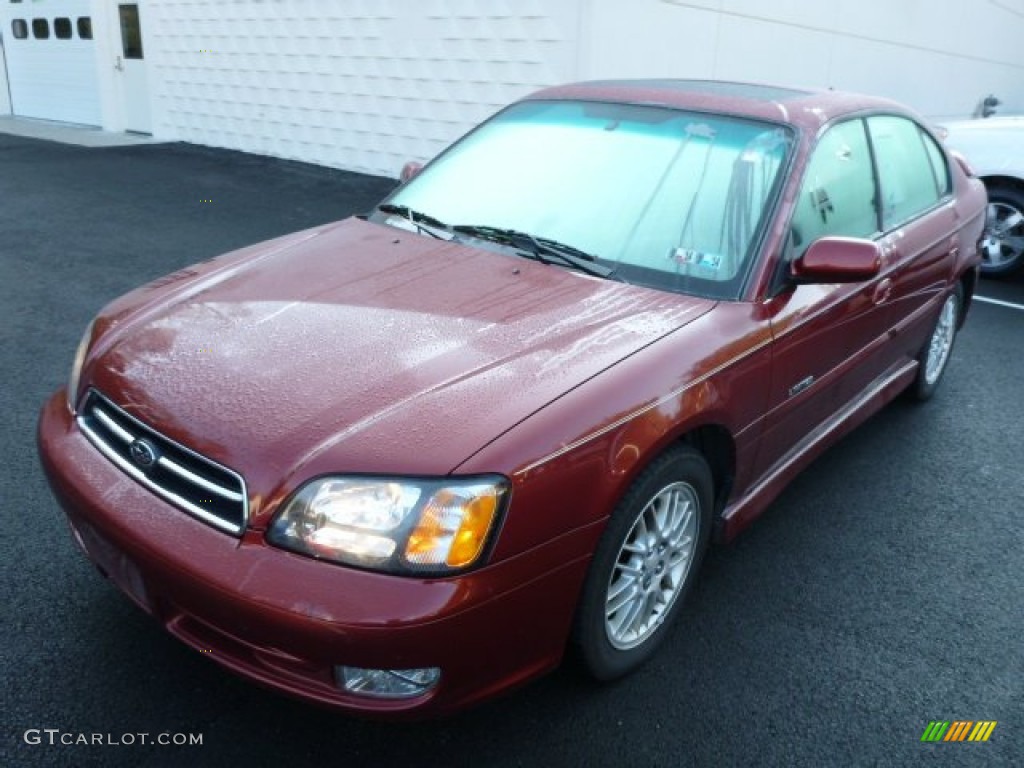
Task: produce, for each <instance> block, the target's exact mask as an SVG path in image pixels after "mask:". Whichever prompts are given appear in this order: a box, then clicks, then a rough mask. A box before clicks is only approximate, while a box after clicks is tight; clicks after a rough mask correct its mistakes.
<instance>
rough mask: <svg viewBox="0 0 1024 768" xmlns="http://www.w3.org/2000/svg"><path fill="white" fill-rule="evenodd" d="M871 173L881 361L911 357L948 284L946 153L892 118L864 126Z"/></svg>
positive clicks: (911, 125)
mask: <svg viewBox="0 0 1024 768" xmlns="http://www.w3.org/2000/svg"><path fill="white" fill-rule="evenodd" d="M867 125H868V134H869V136H870V138H871V146H872V150H873V152H874V156H875V161H876V165H877V168H878V182H879V186H880V200H881V215H882V228H883V230H884V233H885V234H884V236H883V240H882V243H883V248H884V250H885V261H886V263H885V267H884V270H883V271H884V272H885V273H886V278H887V280H888V281H889V287H888V290H889V293H890V296H889V299H888V310H887V311H888V314H887V322H888V325H889V326H890V328H891V332H892V339H893V342H892V343H891V344H889V345H887V348H886V354H887V360H888V362H890V363H896V362H898V361H900V360H907V359H909V358H912V357H914V356H916V355H917V353H918V352H919V351H920V349H921V346H922V345H923V344H924V342H925V339H926V338H927V336H928V334H929V332H930V330H931V327H932V325H933V324H934V322H935V316H936V313H937V312H938V309H939V299H940V298H941V296H942V293H943V291H944V290H945V288H946V286H948V285H949V281H950V279H951V277H952V270H953V265H954V263H955V259H954V258H951V256H955V254H956V252H957V250H958V249H959V248H960V245H961V244H960V242H959V234H958V231H959V216H958V214H957V212H956V208H955V206H954V204H953V196H952V182H951V176H950V172H949V167H948V166H947V164H946V158H945V154H944V153H943V152H942V150H941V149H940V148H939V147H938V146H937V145H936V143H935V141H934V139H932V137H931V136H930V135H929V134H928V133H927V132H926V131H925V130H924V129H923V128H921V127H920V126H919V125H918V124H917V123H915V122H914V121H913V120H910V119H909V118H906V117H902V116H898V115H874V116H872V117H869V118H868V119H867Z"/></svg>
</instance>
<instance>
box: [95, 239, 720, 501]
mask: <svg viewBox="0 0 1024 768" xmlns="http://www.w3.org/2000/svg"><path fill="white" fill-rule="evenodd" d="M712 306H713V302H710V301H705V300H701V299H693V298H687V297H684V296H678V295H672V294H667V293H662V292H657V291H651V290H647V289H643V288H638V287H633V286H628V285H625V284H622V283H618V282H614V281H609V280H600V279H597V278H592V277H589V276H585V275H582V274H579V273H576V272H571V271H569V270H565V269H562V268H560V267H556V266H547V265H543V264H538V263H536V262H533V261H529V260H527V259H524V258H521V257H518V256H514V255H510V254H504V253H495V252H491V251H487V250H481V249H477V248H472V247H468V246H466V245H462V244H458V243H452V242H446V241H443V240H434V239H430V238H427V237H424V236H419V235H415V234H411V233H407V232H403V231H400V230H395V229H392V228H389V227H385V226H382V225H378V224H374V223H369V222H364V221H360V220H357V219H350V220H347V221H345V222H341V223H339V224H335V225H331V226H329V227H325V228H323V229H321V230H319V231H316V232H314V233H313V234H311V235H309V236H307V237H304V238H300V239H299V240H298V242H292V243H291V244H288V245H285V246H284V247H281V246H277V247H274V248H270V247H268V248H267V250H266V251H265V252H261V251H259V250H258V249H257V250H256V251H255V252H253V251H251V250H250V251H249V252H248V253H247V258H246V259H245V260H243V261H241V262H239V263H237V264H236V265H235V266H234V268H232V269H229V270H226V271H225V272H224V273H223V274H219V275H214V276H212V277H206V278H205V279H202V278H201V279H199V280H196V281H194V284H192V285H190V286H186V289H185V290H182V288H181V286H180V285H178V286H176V288H174V289H171V288H169V289H166V291H165V292H164V293H160V292H159V291H158V292H157V294H156V296H155V297H153V298H152V299H151V300H150V301H149V302H148V303H146V304H142V305H140V306H138V307H137V308H135V310H134V312H133V313H132V314H129V315H128V316H127V317H123V316H122V317H119V318H118V319H117V322H116V323H115V324H114V326H113V328H111V329H110V330H108V331H107V332H106V334H105V335H104V337H103V338H102V339H101V340H99V341H98V342H97V343H95V344H94V347H93V355H92V357H91V359H90V362H89V364H88V365H87V369H86V379H87V380H89V381H91V382H92V383H93V384H94V385H95V386H97V387H98V388H100V389H101V390H103V391H104V392H105V393H106V394H108V396H111V397H112V398H113V399H114V400H115V401H116V402H118V404H119V405H121V406H122V407H123V408H125V410H127V411H128V412H130V413H132V414H133V415H134V416H136V417H137V418H140V419H142V420H143V421H145V422H147V423H149V424H150V425H152V426H154V427H155V428H156V429H158V430H161V431H163V432H165V433H166V434H168V435H169V436H170V437H172V438H174V439H177V440H179V441H180V442H183V443H184V444H185V445H187V446H188V447H190V448H193V449H194V450H198V451H200V452H202V453H204V454H206V455H208V456H210V457H211V458H214V459H215V460H218V461H221V462H222V463H224V464H226V465H227V466H230V467H232V468H233V469H235V470H237V471H239V472H241V473H242V474H243V475H244V476H245V477H246V479H247V481H248V483H249V487H250V492H251V495H254V496H257V497H266V496H268V495H270V494H272V493H273V491H274V490H275V489H276V488H277V487H278V486H279V485H280V484H281V482H282V480H283V479H285V478H287V477H288V476H289V475H292V474H294V473H295V472H299V471H301V470H303V469H305V474H306V475H312V474H316V473H318V472H322V471H346V472H374V473H378V472H389V473H404V474H444V473H448V472H450V471H451V470H452V469H453V468H455V467H456V466H457V465H458V464H460V463H461V462H463V461H464V460H465V459H466V458H467V457H469V456H470V455H472V454H473V453H475V452H476V451H478V450H479V449H480V448H482V447H483V446H484V445H486V444H487V443H488V442H490V441H491V440H493V439H494V438H496V437H498V436H499V435H500V434H502V433H503V432H505V431H506V430H508V429H509V428H510V427H512V426H514V425H515V424H517V423H518V422H520V421H522V420H523V419H525V418H527V417H529V416H530V414H532V413H534V412H535V411H537V410H538V409H540V408H543V407H544V406H545V405H546V404H547V403H549V402H551V401H552V400H554V399H555V398H558V397H560V396H561V395H563V394H565V393H566V392H567V391H569V390H571V389H572V388H573V387H575V386H577V385H579V384H580V383H581V382H583V381H585V380H587V379H589V378H591V377H593V376H595V375H596V374H598V373H600V372H601V371H602V370H604V369H606V368H608V367H609V366H612V365H614V364H616V363H617V362H619V361H620V360H622V359H623V358H625V357H627V356H629V355H630V354H631V353H633V352H635V351H637V350H638V349H641V348H642V347H644V346H646V345H648V344H651V343H652V342H654V341H655V340H656V339H658V338H660V337H662V336H664V335H666V334H668V333H671V332H672V331H674V330H676V329H678V328H680V327H682V326H683V325H685V324H686V323H687V322H689V321H691V320H693V319H694V318H696V317H698V316H699V315H701V314H703V313H704V312H706V311H707V310H708V309H710V308H711V307H712Z"/></svg>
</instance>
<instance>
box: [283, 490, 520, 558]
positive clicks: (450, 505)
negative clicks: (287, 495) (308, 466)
mask: <svg viewBox="0 0 1024 768" xmlns="http://www.w3.org/2000/svg"><path fill="white" fill-rule="evenodd" d="M507 497H508V481H507V480H505V478H503V477H498V476H493V475H491V476H486V477H472V478H459V479H452V478H444V479H439V480H418V479H399V478H379V477H326V478H320V479H319V480H314V481H312V482H310V483H308V484H306V485H305V486H304V487H303V488H302V489H301V490H300V491H299V492H298V493H297V494H295V496H293V497H292V498H291V500H290V501H289V502H288V503H287V504H286V505H285V506H284V509H283V510H282V511H281V512H280V513H279V514H278V515H277V517H276V518H275V519H274V522H273V523H272V524H271V526H270V531H269V532H268V534H267V540H268V541H269V542H270V543H271V544H274V545H275V546H278V547H282V548H284V549H290V550H292V551H293V552H300V553H302V554H306V555H311V556H313V557H319V558H324V559H327V560H335V561H337V562H339V563H348V564H350V565H357V566H361V567H364V568H371V569H373V570H380V571H389V572H392V573H395V572H397V573H413V574H420V575H423V574H446V573H453V572H455V571H460V570H463V569H465V568H468V567H470V566H471V565H473V564H474V563H476V562H477V561H478V560H479V559H480V556H481V555H482V554H483V553H484V551H485V549H486V547H487V545H488V543H489V542H490V540H491V538H493V532H494V531H495V530H496V529H497V527H498V523H499V520H500V517H501V514H502V512H503V511H504V507H505V503H506V499H507Z"/></svg>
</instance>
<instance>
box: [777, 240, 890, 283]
mask: <svg viewBox="0 0 1024 768" xmlns="http://www.w3.org/2000/svg"><path fill="white" fill-rule="evenodd" d="M881 270H882V249H881V247H879V245H878V243H876V242H873V241H871V240H864V239H862V238H859V237H823V238H821V239H819V240H815V241H814V242H813V243H811V245H810V247H809V248H808V249H807V250H806V251H805V252H804V255H803V256H801V257H800V258H799V259H797V260H796V261H794V262H793V264H792V265H791V266H790V270H789V274H790V278H791V279H792V280H793V281H794V282H797V283H859V282H862V281H864V280H870V279H871V278H873V277H875V276H876V275H877V274H878V273H879V272H880V271H881Z"/></svg>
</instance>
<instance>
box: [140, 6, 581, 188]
mask: <svg viewBox="0 0 1024 768" xmlns="http://www.w3.org/2000/svg"><path fill="white" fill-rule="evenodd" d="M578 5H579V3H578V0H561V1H560V2H544V1H543V0H425V1H422V2H420V1H414V0H319V1H317V2H313V1H312V0H278V1H277V2H205V1H202V0H192V1H189V0H178V1H177V2H176V1H175V0H161V2H158V3H149V4H148V5H147V6H146V8H147V11H148V17H147V24H148V27H147V36H146V42H147V44H148V45H149V56H150V66H151V71H150V75H151V80H150V82H151V88H152V89H153V95H154V134H155V135H156V136H164V137H169V138H177V139H183V140H185V141H191V142H197V143H200V144H209V145H214V146H223V147H231V148H235V149H241V150H245V151H250V152H259V153H266V154H272V155H278V156H281V157H287V158H293V159H297V160H304V161H309V162H314V163H321V164H324V165H331V166H339V167H344V168H349V169H353V170H359V171H368V172H371V173H379V174H386V175H390V176H396V175H397V174H398V171H399V169H400V168H401V166H402V163H403V162H404V161H405V160H408V159H411V158H428V157H431V156H433V155H435V154H436V153H437V152H438V151H439V150H440V149H442V148H443V147H444V146H446V145H447V144H448V143H449V142H451V141H452V140H453V139H455V138H457V137H458V136H459V135H461V134H462V133H464V132H465V131H466V130H468V129H469V128H471V127H472V126H473V125H475V124H476V123H477V122H478V121H479V120H480V119H482V118H483V117H485V116H486V115H488V114H490V113H492V112H493V111H495V110H496V109H497V108H499V107H500V106H502V105H504V104H506V103H508V102H509V101H510V100H512V99H515V98H517V97H519V96H521V95H523V94H525V93H528V92H530V91H532V90H535V89H536V88H538V87H541V86H543V85H546V84H549V83H555V82H561V81H566V80H571V79H573V78H574V77H575V75H576V53H575V50H576V48H575V31H576V25H577V24H578V21H579V13H578V11H579V8H578Z"/></svg>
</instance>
